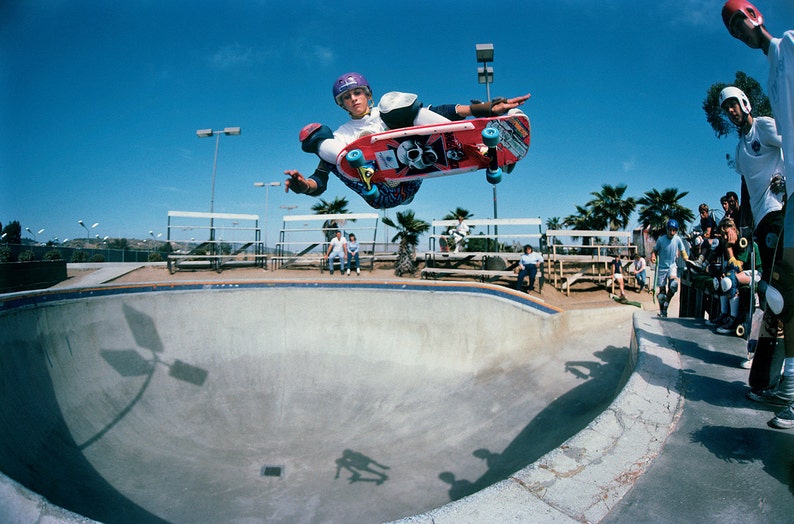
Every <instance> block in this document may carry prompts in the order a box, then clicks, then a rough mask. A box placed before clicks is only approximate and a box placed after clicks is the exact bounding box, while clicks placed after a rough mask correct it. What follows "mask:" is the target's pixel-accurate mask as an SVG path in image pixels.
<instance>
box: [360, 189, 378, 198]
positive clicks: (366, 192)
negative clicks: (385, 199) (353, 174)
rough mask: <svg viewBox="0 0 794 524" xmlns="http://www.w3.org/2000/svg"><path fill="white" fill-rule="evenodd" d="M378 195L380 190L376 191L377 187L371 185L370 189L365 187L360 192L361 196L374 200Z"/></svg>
mask: <svg viewBox="0 0 794 524" xmlns="http://www.w3.org/2000/svg"><path fill="white" fill-rule="evenodd" d="M378 195H380V191H378V188H377V187H376V186H372V187H371V188H370V189H365V190H364V191H363V192H362V193H361V196H363V197H364V198H365V199H367V200H375V199H376V198H378Z"/></svg>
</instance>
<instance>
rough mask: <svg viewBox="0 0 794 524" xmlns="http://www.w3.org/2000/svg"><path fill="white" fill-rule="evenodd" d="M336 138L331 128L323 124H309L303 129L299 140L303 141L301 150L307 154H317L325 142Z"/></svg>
mask: <svg viewBox="0 0 794 524" xmlns="http://www.w3.org/2000/svg"><path fill="white" fill-rule="evenodd" d="M333 137H334V132H333V131H331V128H330V127H328V126H326V125H323V124H309V125H307V126H305V127H304V128H303V129H301V131H300V134H299V135H298V138H299V139H300V141H301V149H303V150H304V151H305V152H307V153H315V154H317V152H318V151H319V150H320V144H321V143H322V142H323V140H328V139H330V138H333Z"/></svg>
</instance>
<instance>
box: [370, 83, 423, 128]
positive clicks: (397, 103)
mask: <svg viewBox="0 0 794 524" xmlns="http://www.w3.org/2000/svg"><path fill="white" fill-rule="evenodd" d="M421 108H422V103H421V102H420V101H419V100H418V98H417V96H416V95H415V94H413V93H401V92H399V91H390V92H388V93H386V94H385V95H383V96H382V97H381V99H380V102H378V110H379V111H380V118H381V119H382V120H383V122H384V123H385V124H386V126H388V127H389V129H399V128H401V127H411V126H412V125H414V119H416V115H418V114H419V110H420V109H421Z"/></svg>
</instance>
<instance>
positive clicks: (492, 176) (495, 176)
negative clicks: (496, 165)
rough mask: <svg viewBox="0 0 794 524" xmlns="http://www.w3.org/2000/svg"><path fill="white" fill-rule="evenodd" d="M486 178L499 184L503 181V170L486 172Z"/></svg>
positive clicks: (489, 181)
mask: <svg viewBox="0 0 794 524" xmlns="http://www.w3.org/2000/svg"><path fill="white" fill-rule="evenodd" d="M485 179H486V180H487V181H488V183H489V184H498V183H499V182H501V181H502V170H501V169H497V170H496V171H494V172H493V173H491V172H490V171H486V172H485Z"/></svg>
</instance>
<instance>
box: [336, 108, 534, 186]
mask: <svg viewBox="0 0 794 524" xmlns="http://www.w3.org/2000/svg"><path fill="white" fill-rule="evenodd" d="M530 134H531V130H530V124H529V119H528V118H527V116H526V115H524V114H515V115H507V116H498V117H489V118H476V119H472V120H463V121H460V122H446V123H443V124H432V125H426V126H416V127H407V128H403V129H395V130H391V131H385V132H383V133H375V134H372V135H368V136H364V137H361V138H359V139H357V140H355V141H353V142H351V143H350V144H348V146H347V147H346V148H345V149H343V150H342V152H341V153H340V154H339V156H338V157H337V166H338V168H339V173H340V174H341V175H342V176H344V177H346V178H348V179H350V180H353V181H363V182H364V183H365V184H366V185H367V191H368V192H370V196H372V195H374V194H377V187H375V186H374V184H377V183H382V182H385V183H388V184H389V185H396V184H399V183H401V182H405V181H408V180H416V179H421V178H433V177H440V176H449V175H458V174H461V173H468V172H471V171H477V170H480V169H485V170H486V178H487V180H488V182H489V183H492V184H496V183H498V182H499V181H500V180H501V177H502V171H501V168H503V167H505V166H510V165H513V164H515V163H516V162H518V161H519V160H521V159H522V158H524V157H525V156H526V154H527V151H528V150H529V144H530ZM364 196H365V197H367V196H368V195H367V194H365V195H364Z"/></svg>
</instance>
